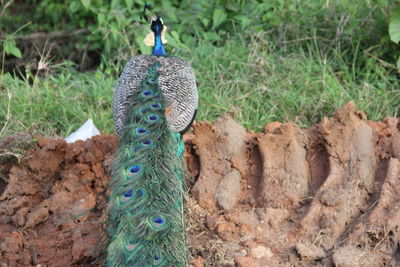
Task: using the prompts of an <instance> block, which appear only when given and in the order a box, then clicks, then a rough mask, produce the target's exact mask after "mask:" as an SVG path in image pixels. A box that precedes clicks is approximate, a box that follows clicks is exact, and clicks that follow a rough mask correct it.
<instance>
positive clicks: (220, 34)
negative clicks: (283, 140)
mask: <svg viewBox="0 0 400 267" xmlns="http://www.w3.org/2000/svg"><path fill="white" fill-rule="evenodd" d="M1 4H2V7H1V10H0V50H1V53H2V55H3V60H2V61H1V63H2V69H3V71H4V72H3V73H2V74H1V76H0V131H1V132H0V135H1V134H5V133H12V132H14V131H21V130H25V131H32V130H33V131H38V132H42V133H45V134H51V135H65V134H67V133H69V132H71V131H72V130H73V129H75V128H76V127H77V126H79V125H80V124H81V123H82V122H84V121H85V120H86V119H87V117H92V118H94V121H95V123H96V125H98V126H99V128H101V130H103V131H105V132H112V131H113V129H112V121H111V110H110V102H111V94H112V92H111V88H113V86H114V83H115V81H116V79H117V77H118V74H119V73H120V71H121V69H122V67H123V65H124V64H125V62H126V60H127V59H128V58H129V57H131V56H133V55H137V54H143V53H149V52H150V48H149V47H146V46H144V44H143V38H144V36H145V35H146V34H147V33H148V32H149V27H148V25H147V23H146V22H145V21H144V20H143V19H142V18H141V16H140V15H141V12H142V10H143V6H144V4H145V1H140V0H112V1H105V0H1ZM151 4H152V6H153V7H155V11H157V12H158V13H159V14H160V15H161V16H162V17H163V20H164V22H165V24H166V25H167V26H168V28H169V30H168V32H167V39H168V45H167V47H166V49H167V52H168V53H169V54H172V55H177V56H180V57H183V58H186V59H188V60H189V61H191V63H192V65H193V66H194V68H195V70H196V73H197V78H198V81H199V91H200V105H201V106H200V113H199V117H198V118H199V119H209V120H212V119H214V118H215V117H216V116H218V115H220V114H221V113H223V112H226V111H233V112H235V114H236V116H237V119H238V120H239V121H240V122H241V123H242V124H244V125H245V126H246V127H247V128H250V129H254V130H261V129H262V127H263V125H264V124H265V123H267V122H269V121H271V120H284V119H289V120H292V121H296V122H297V123H299V124H300V125H302V126H307V125H310V124H311V123H315V122H318V121H319V120H320V119H321V117H323V116H326V115H329V114H331V113H332V112H334V110H335V108H337V107H338V106H340V105H342V104H344V103H345V102H346V101H349V100H355V101H356V103H357V104H358V105H359V107H360V108H363V109H364V110H366V112H367V114H368V116H369V117H370V118H371V119H382V118H383V117H385V116H396V115H397V114H398V106H399V104H400V103H399V101H400V100H399V99H400V98H399V89H398V88H399V83H398V78H397V75H398V69H397V66H396V61H397V59H398V57H399V47H398V45H397V44H396V43H394V42H391V41H390V36H389V32H388V27H389V21H390V17H391V15H392V12H393V10H394V9H395V8H396V7H398V6H399V5H400V1H398V0H361V1H352V0H336V1H331V0H311V1H301V0H269V1H263V0H217V1H206V0H197V1H194V0H170V1H153V2H151ZM83 71H86V72H83ZM87 71H89V72H87ZM7 72H8V73H7ZM10 96H11V97H10ZM30 99H35V103H36V104H37V103H41V104H40V105H35V103H32V102H31V101H29V100H30ZM82 114H83V115H84V116H82ZM1 121H4V122H3V124H1Z"/></svg>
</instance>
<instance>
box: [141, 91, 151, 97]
mask: <svg viewBox="0 0 400 267" xmlns="http://www.w3.org/2000/svg"><path fill="white" fill-rule="evenodd" d="M141 95H142V97H145V98H147V97H149V96H152V95H153V91H152V90H144V91H143V92H142V93H141Z"/></svg>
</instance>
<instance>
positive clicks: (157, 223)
mask: <svg viewBox="0 0 400 267" xmlns="http://www.w3.org/2000/svg"><path fill="white" fill-rule="evenodd" d="M149 226H150V227H151V228H152V229H153V230H156V231H159V230H163V229H165V228H166V227H167V220H166V219H165V218H164V217H163V216H154V217H150V218H149Z"/></svg>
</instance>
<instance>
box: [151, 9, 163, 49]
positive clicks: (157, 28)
mask: <svg viewBox="0 0 400 267" xmlns="http://www.w3.org/2000/svg"><path fill="white" fill-rule="evenodd" d="M163 29H164V24H163V22H162V20H161V18H160V17H159V16H157V17H155V18H154V19H153V20H152V21H151V30H152V31H153V33H154V47H153V56H165V55H166V54H165V49H164V45H163V43H162V38H161V33H162V31H163Z"/></svg>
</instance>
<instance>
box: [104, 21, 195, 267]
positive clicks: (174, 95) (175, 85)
mask: <svg viewBox="0 0 400 267" xmlns="http://www.w3.org/2000/svg"><path fill="white" fill-rule="evenodd" d="M151 30H152V34H153V35H154V46H153V52H152V55H140V56H135V57H133V58H131V59H130V60H129V61H128V62H127V63H126V65H125V67H124V69H123V71H122V73H121V75H120V78H119V80H118V83H117V86H116V88H115V92H114V96H113V117H114V124H115V128H116V132H117V135H118V136H119V137H120V144H119V147H118V149H117V151H116V155H115V159H114V162H113V166H112V170H111V174H112V178H111V182H110V189H111V190H110V192H111V193H110V197H109V226H108V235H109V244H108V247H107V260H106V265H107V266H138V267H147V266H171V267H172V266H173V267H175V266H176V267H180V266H187V264H188V263H187V258H188V252H187V249H186V243H185V241H186V240H185V224H184V219H183V192H184V172H185V163H184V160H183V151H184V145H183V141H182V134H183V133H184V132H185V131H187V130H188V129H189V127H190V126H191V124H192V123H193V120H194V118H195V115H196V112H197V108H198V94H197V87H196V79H195V75H194V72H193V70H192V68H191V66H190V65H189V64H188V63H187V62H186V61H184V60H182V59H180V58H177V57H171V56H166V53H165V49H164V45H163V40H162V32H163V30H164V25H163V22H162V20H161V18H160V17H159V16H155V17H153V18H152V20H151Z"/></svg>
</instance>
